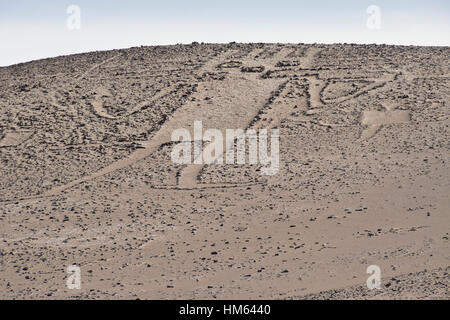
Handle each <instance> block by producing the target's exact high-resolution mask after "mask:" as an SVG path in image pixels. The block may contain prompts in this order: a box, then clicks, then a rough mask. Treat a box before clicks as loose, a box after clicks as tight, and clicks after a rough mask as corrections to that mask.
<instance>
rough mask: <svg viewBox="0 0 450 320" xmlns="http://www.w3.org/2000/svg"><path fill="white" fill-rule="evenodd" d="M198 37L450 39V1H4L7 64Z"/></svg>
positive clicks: (433, 42)
mask: <svg viewBox="0 0 450 320" xmlns="http://www.w3.org/2000/svg"><path fill="white" fill-rule="evenodd" d="M74 6H75V7H74ZM73 8H75V10H73ZM68 9H72V10H69V11H68ZM78 13H79V15H78ZM78 18H79V19H78ZM78 27H79V28H78ZM193 41H197V42H207V43H228V42H231V41H236V42H279V43H365V44H370V43H378V44H381V43H384V44H398V45H426V46H450V1H449V0H409V1H407V0H339V1H337V0H308V1H303V0H273V1H266V0H239V1H238V0H226V1H224V0H219V1H216V0H160V1H153V0H147V1H145V0H126V1H125V0H122V1H117V0H98V1H95V0H90V1H89V0H71V1H65V0H53V1H50V0H39V1H36V0H29V1H25V0H0V66H8V65H12V64H15V63H20V62H26V61H31V60H35V59H41V58H47V57H55V56H60V55H67V54H74V53H81V52H88V51H96V50H109V49H120V48H129V47H134V46H141V45H165V44H177V43H191V42H193Z"/></svg>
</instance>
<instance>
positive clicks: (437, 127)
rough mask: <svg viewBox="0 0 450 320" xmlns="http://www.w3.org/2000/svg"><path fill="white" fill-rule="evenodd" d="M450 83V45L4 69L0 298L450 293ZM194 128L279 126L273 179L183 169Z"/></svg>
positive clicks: (105, 56)
mask: <svg viewBox="0 0 450 320" xmlns="http://www.w3.org/2000/svg"><path fill="white" fill-rule="evenodd" d="M449 82H450V48H449V47H414V46H387V45H350V44H342V45H338V44H336V45H319V44H313V45H306V44H239V43H230V44H199V43H193V44H191V45H173V46H155V47H136V48H130V49H123V50H113V51H104V52H91V53H85V54H77V55H71V56H63V57H57V58H51V59H44V60H39V61H32V62H29V63H23V64H18V65H14V66H10V67H3V68H0V163H1V165H0V298H2V299H56V298H60V299H98V298H103V299H137V298H139V299H436V298H440V299H449V296H450V295H449V290H448V288H449V276H448V270H449V269H448V268H449V266H450V261H449V259H450V255H449V253H450V250H449V249H450V245H449V232H450V228H449V227H450V197H449V194H450V166H449V155H450V142H449V141H450V132H449V124H450V108H449V98H450V90H449V84H450V83H449ZM200 120H201V121H202V123H203V128H204V129H205V130H206V129H207V128H217V129H219V130H221V131H222V130H223V131H224V130H226V129H228V128H229V129H237V128H241V129H244V130H245V129H252V128H253V129H261V128H267V129H272V128H278V129H279V133H280V168H279V171H278V172H277V173H276V174H275V175H272V176H264V175H261V174H260V173H261V172H260V171H261V166H260V165H250V164H244V165H238V164H223V165H219V164H212V165H203V164H192V165H176V164H174V163H173V161H172V160H171V151H172V148H173V147H174V142H172V141H171V134H172V132H173V131H174V130H175V129H178V128H186V129H189V130H192V128H193V124H194V121H200ZM203 142H204V143H208V142H207V141H203ZM70 265H77V266H79V267H80V269H81V289H68V288H67V286H66V279H67V277H68V276H69V275H68V273H67V272H66V270H67V267H68V266H70ZM370 265H377V266H379V267H380V269H381V276H382V283H381V288H380V289H374V290H369V289H367V287H366V280H367V278H368V277H369V275H368V274H367V273H366V269H367V267H368V266H370Z"/></svg>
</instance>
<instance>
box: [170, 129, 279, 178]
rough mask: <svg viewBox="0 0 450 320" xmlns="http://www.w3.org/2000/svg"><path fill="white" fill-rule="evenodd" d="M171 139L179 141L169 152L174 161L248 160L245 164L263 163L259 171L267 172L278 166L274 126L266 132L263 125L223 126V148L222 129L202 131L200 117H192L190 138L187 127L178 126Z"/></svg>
mask: <svg viewBox="0 0 450 320" xmlns="http://www.w3.org/2000/svg"><path fill="white" fill-rule="evenodd" d="M269 138H270V153H269ZM172 141H178V142H179V143H178V144H177V145H176V146H175V147H174V148H173V150H172V154H171V156H172V161H173V162H174V163H175V164H224V163H226V164H246V160H248V164H260V165H261V166H264V167H263V168H261V173H262V174H263V175H269V176H271V175H274V174H276V173H277V172H278V169H279V166H280V155H279V153H280V150H279V149H280V135H279V130H278V129H271V130H270V135H269V134H268V130H267V129H260V130H259V131H258V132H257V131H256V130H255V129H247V130H246V131H244V130H242V129H226V131H225V152H224V137H223V134H222V131H220V130H219V129H208V130H206V131H205V132H204V133H203V125H202V121H194V139H192V137H191V133H190V131H189V130H188V129H185V128H181V129H176V130H174V131H173V132H172ZM205 142H206V143H205ZM246 142H247V144H248V157H247V152H246V149H245V146H246ZM192 145H193V146H192ZM235 149H236V150H235ZM235 151H236V157H235Z"/></svg>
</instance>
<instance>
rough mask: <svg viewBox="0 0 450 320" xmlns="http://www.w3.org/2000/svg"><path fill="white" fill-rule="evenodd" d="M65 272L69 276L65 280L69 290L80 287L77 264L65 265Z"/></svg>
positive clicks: (79, 271) (79, 272)
mask: <svg viewBox="0 0 450 320" xmlns="http://www.w3.org/2000/svg"><path fill="white" fill-rule="evenodd" d="M67 273H68V274H70V276H69V277H68V278H67V280H66V285H67V288H68V289H70V290H73V289H77V290H79V289H81V269H80V267H79V266H76V265H71V266H68V267H67Z"/></svg>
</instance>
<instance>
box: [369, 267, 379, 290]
mask: <svg viewBox="0 0 450 320" xmlns="http://www.w3.org/2000/svg"><path fill="white" fill-rule="evenodd" d="M366 273H368V274H370V277H369V278H367V281H366V284H367V288H368V289H370V290H373V289H381V269H380V267H379V266H377V265H374V264H373V265H370V266H368V267H367V270H366Z"/></svg>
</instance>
